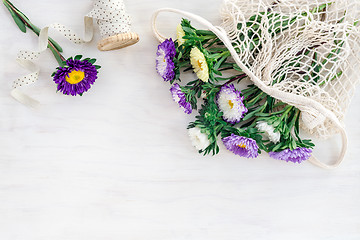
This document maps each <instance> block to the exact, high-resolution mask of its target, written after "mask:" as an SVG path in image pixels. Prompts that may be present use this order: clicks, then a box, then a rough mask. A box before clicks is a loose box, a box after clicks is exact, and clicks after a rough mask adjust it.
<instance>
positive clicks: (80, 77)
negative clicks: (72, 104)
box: [53, 56, 99, 96]
mask: <svg viewBox="0 0 360 240" xmlns="http://www.w3.org/2000/svg"><path fill="white" fill-rule="evenodd" d="M81 57H82V56H76V57H75V59H73V58H69V59H68V60H66V65H65V66H64V67H58V68H57V71H56V72H55V73H54V75H53V77H54V78H53V80H54V82H55V83H56V84H57V90H58V91H60V92H62V93H63V94H65V95H72V96H76V95H82V94H83V93H84V92H87V91H88V90H89V89H90V88H91V85H93V84H94V83H95V80H96V79H97V74H98V71H97V69H98V68H99V66H97V65H93V64H94V63H95V61H96V60H95V59H84V60H80V59H81Z"/></svg>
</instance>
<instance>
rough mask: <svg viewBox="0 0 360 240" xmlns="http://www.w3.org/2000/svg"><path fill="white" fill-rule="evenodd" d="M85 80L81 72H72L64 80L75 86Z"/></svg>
mask: <svg viewBox="0 0 360 240" xmlns="http://www.w3.org/2000/svg"><path fill="white" fill-rule="evenodd" d="M84 78H85V73H84V72H83V71H76V70H72V71H71V72H70V73H69V77H68V76H66V77H65V80H66V81H67V82H68V83H70V84H77V83H79V82H81V81H82V80H83V79H84Z"/></svg>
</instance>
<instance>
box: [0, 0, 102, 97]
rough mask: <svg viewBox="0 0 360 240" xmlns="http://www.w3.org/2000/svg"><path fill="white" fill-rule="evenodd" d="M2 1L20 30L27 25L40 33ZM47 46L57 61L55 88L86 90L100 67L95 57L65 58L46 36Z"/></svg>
mask: <svg viewBox="0 0 360 240" xmlns="http://www.w3.org/2000/svg"><path fill="white" fill-rule="evenodd" d="M3 3H4V4H5V6H6V7H7V8H8V10H9V11H10V13H11V15H12V16H13V18H14V20H15V22H16V24H17V25H18V27H19V28H20V30H21V31H23V32H26V27H28V28H29V29H30V30H31V31H33V32H34V33H35V34H36V35H38V36H39V35H40V28H38V27H37V26H35V25H34V24H33V23H32V22H31V21H30V20H29V18H28V17H26V16H25V15H24V13H22V12H21V11H20V10H19V9H18V8H16V7H15V6H14V5H13V4H12V3H11V2H10V1H9V0H4V1H3ZM48 48H49V49H50V50H51V52H52V53H53V55H54V57H55V59H56V61H57V62H58V63H59V67H58V68H56V69H57V71H56V72H54V73H53V74H52V77H53V80H54V82H55V83H56V84H57V90H58V91H60V92H62V93H64V94H65V95H72V96H76V95H82V94H83V93H84V92H86V91H88V90H89V89H90V88H91V85H92V84H94V82H95V80H96V79H97V74H98V71H97V70H98V69H100V66H98V65H94V63H95V62H96V59H90V58H87V59H84V60H82V61H81V58H82V56H81V55H78V56H76V57H75V58H74V59H73V58H69V59H68V60H66V59H65V58H64V57H63V56H62V54H61V52H62V51H63V50H62V48H61V47H60V45H59V44H58V43H57V42H55V41H54V40H53V39H51V38H48Z"/></svg>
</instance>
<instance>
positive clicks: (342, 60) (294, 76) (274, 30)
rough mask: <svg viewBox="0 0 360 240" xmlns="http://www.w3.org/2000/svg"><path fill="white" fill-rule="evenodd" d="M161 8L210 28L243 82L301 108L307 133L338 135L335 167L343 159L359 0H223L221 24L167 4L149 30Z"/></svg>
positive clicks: (358, 38) (359, 55)
mask: <svg viewBox="0 0 360 240" xmlns="http://www.w3.org/2000/svg"><path fill="white" fill-rule="evenodd" d="M162 11H170V12H176V13H180V14H182V15H184V16H186V17H189V18H191V19H194V20H197V21H199V22H200V23H202V24H204V25H205V26H206V27H208V28H209V30H211V31H213V32H214V33H215V34H216V35H217V36H218V37H219V38H220V39H221V40H222V41H223V42H224V44H225V45H226V47H227V48H228V49H229V50H230V52H231V55H232V57H233V58H234V60H235V62H236V63H237V64H238V66H239V67H240V68H241V69H242V70H243V71H244V72H245V73H246V74H247V75H248V76H249V78H250V79H251V81H253V83H254V84H255V85H257V86H258V87H259V88H260V89H261V90H262V91H264V92H265V93H267V94H269V95H271V96H272V97H274V98H276V99H278V100H280V101H283V102H286V103H288V104H290V105H293V106H295V107H297V108H299V109H300V110H301V114H302V115H301V120H302V121H301V125H302V128H303V129H306V130H308V131H309V132H310V133H311V134H313V135H314V136H317V137H320V138H324V139H326V138H328V137H330V136H333V135H334V134H336V133H340V134H341V136H342V142H343V146H342V150H341V153H340V156H339V157H338V159H337V161H336V162H335V163H334V164H332V165H327V164H325V163H322V162H320V161H318V160H317V159H316V158H314V157H312V158H311V159H310V161H311V162H312V163H314V164H316V165H319V166H321V167H324V168H331V167H336V166H337V165H338V164H340V162H341V161H342V160H343V158H344V155H345V152H346V148H347V137H346V132H345V130H344V128H343V120H344V116H345V112H346V110H347V108H348V106H349V104H350V101H351V98H352V96H353V94H354V90H355V87H356V85H357V84H358V82H359V79H360V78H359V77H358V74H357V73H356V68H358V67H359V66H360V23H358V21H359V19H360V1H359V0H224V3H223V6H222V8H221V17H222V20H223V23H222V24H221V26H220V27H215V26H213V25H212V24H211V23H210V22H208V21H206V20H205V19H203V18H201V17H199V16H197V15H194V14H191V13H188V12H183V11H179V10H175V9H160V10H158V11H157V12H156V13H155V14H154V16H153V30H154V33H155V36H156V37H157V38H158V39H159V41H163V40H165V38H164V37H163V36H161V35H160V34H159V32H158V31H157V28H156V25H155V23H156V18H157V15H158V14H159V13H160V12H162Z"/></svg>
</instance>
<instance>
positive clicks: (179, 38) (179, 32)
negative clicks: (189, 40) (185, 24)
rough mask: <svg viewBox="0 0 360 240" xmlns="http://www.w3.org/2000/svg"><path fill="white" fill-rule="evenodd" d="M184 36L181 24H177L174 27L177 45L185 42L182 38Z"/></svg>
mask: <svg viewBox="0 0 360 240" xmlns="http://www.w3.org/2000/svg"><path fill="white" fill-rule="evenodd" d="M184 36H185V32H184V30H183V28H182V26H181V24H179V25H177V27H176V38H177V41H178V43H179V46H180V45H182V44H184V43H185V41H186V40H185V39H184V38H183V37H184Z"/></svg>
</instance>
